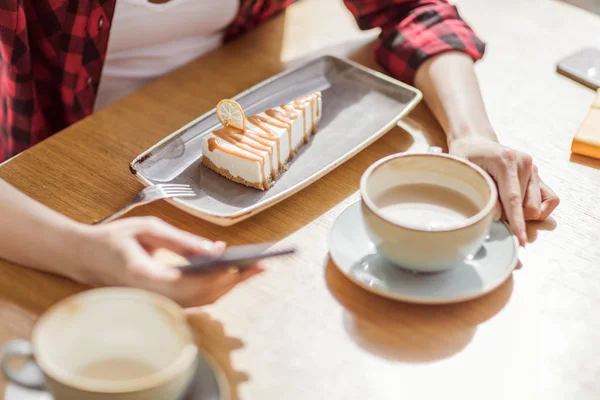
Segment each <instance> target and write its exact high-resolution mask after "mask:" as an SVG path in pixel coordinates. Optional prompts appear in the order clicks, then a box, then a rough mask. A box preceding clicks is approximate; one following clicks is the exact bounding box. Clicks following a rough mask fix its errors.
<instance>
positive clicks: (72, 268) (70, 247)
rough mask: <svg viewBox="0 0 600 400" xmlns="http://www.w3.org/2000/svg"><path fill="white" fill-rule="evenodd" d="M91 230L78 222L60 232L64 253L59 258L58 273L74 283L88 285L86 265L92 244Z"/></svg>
mask: <svg viewBox="0 0 600 400" xmlns="http://www.w3.org/2000/svg"><path fill="white" fill-rule="evenodd" d="M91 236H92V230H91V227H90V226H88V225H84V224H81V223H78V222H74V223H73V224H70V226H68V227H65V229H64V230H63V232H62V238H63V240H62V242H63V246H62V247H63V248H64V249H66V251H65V253H64V254H62V256H63V257H60V258H61V259H62V260H63V261H62V265H61V266H60V268H61V269H60V271H57V273H60V274H61V275H64V276H66V277H68V278H70V279H72V280H74V281H76V282H79V283H88V280H89V279H88V275H89V271H88V269H89V268H88V264H90V263H89V257H86V254H88V255H89V253H90V249H89V245H90V243H93V240H92V238H91Z"/></svg>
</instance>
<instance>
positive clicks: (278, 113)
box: [265, 110, 294, 158]
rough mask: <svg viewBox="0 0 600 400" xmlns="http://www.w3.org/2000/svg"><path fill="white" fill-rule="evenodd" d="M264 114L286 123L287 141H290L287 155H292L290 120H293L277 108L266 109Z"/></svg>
mask: <svg viewBox="0 0 600 400" xmlns="http://www.w3.org/2000/svg"><path fill="white" fill-rule="evenodd" d="M265 114H267V115H268V116H269V117H271V118H273V119H275V120H277V121H279V122H283V123H284V124H285V125H286V129H287V131H288V138H289V139H290V141H289V143H290V154H289V156H288V157H290V158H291V157H294V149H293V148H292V122H293V120H291V119H290V118H288V116H287V115H286V114H284V113H282V112H281V111H278V110H267V111H265Z"/></svg>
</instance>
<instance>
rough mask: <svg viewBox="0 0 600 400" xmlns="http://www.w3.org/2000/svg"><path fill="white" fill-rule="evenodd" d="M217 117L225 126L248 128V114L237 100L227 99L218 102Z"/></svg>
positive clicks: (240, 128)
mask: <svg viewBox="0 0 600 400" xmlns="http://www.w3.org/2000/svg"><path fill="white" fill-rule="evenodd" d="M217 117H218V118H219V121H220V122H221V123H222V124H223V126H227V127H231V128H235V129H239V130H241V131H243V130H245V129H246V116H245V115H244V110H243V109H242V106H240V105H239V104H238V103H237V102H236V101H233V100H229V99H225V100H221V101H220V102H219V104H217Z"/></svg>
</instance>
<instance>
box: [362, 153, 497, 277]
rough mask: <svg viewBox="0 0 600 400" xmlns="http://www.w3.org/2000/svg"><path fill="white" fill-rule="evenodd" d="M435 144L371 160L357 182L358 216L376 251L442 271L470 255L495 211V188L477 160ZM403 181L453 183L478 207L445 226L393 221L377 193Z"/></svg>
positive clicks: (418, 266)
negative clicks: (426, 150) (423, 149)
mask: <svg viewBox="0 0 600 400" xmlns="http://www.w3.org/2000/svg"><path fill="white" fill-rule="evenodd" d="M440 150H441V149H439V148H432V149H430V152H429V153H425V154H416V153H402V154H395V155H391V156H388V157H386V158H384V159H382V160H379V161H378V162H376V163H375V164H373V165H372V166H370V167H369V168H368V169H367V171H366V172H365V173H364V175H363V176H362V179H361V184H360V191H361V197H362V213H363V219H364V222H365V225H366V227H367V231H368V233H369V236H370V238H371V240H372V241H373V243H374V244H375V246H376V248H377V251H378V252H379V254H381V255H382V256H384V257H385V258H386V259H388V260H389V261H390V262H392V263H393V264H396V265H398V266H401V267H404V268H407V269H411V270H414V271H419V272H439V271H444V270H447V269H450V268H452V267H454V266H455V265H457V264H458V263H460V262H461V261H462V260H465V259H468V258H469V257H471V256H473V255H474V254H475V253H476V252H477V251H478V250H479V248H480V247H481V245H482V244H483V242H484V240H485V237H486V236H487V234H488V233H489V230H490V227H491V225H492V223H493V221H494V217H495V215H494V206H495V204H496V201H497V198H498V193H497V189H496V185H495V183H494V181H493V180H492V179H491V177H490V176H489V175H488V174H487V173H486V172H485V171H483V170H482V169H481V168H479V167H478V166H477V165H475V164H473V163H471V162H468V161H466V160H463V159H461V158H458V157H454V156H451V155H448V154H442V153H441V151H440ZM407 184H429V185H434V186H435V187H441V188H448V189H452V190H453V191H455V192H457V193H459V194H461V195H463V196H465V197H466V198H468V199H470V200H471V201H472V202H473V204H474V205H475V206H476V207H477V210H478V211H477V213H476V214H475V215H473V216H471V217H469V218H466V219H465V220H464V221H461V222H460V223H459V224H457V225H453V226H452V227H449V228H440V229H432V228H425V227H423V228H419V227H415V226H414V225H411V226H408V225H406V224H401V223H398V221H394V220H393V219H392V218H390V217H389V215H386V214H385V213H383V212H382V208H381V207H380V206H379V205H378V200H377V199H378V198H379V196H381V195H382V194H383V193H385V191H386V190H389V189H391V188H393V187H396V186H398V185H407ZM432 187H433V186H432Z"/></svg>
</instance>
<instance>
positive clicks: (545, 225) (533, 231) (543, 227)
mask: <svg viewBox="0 0 600 400" xmlns="http://www.w3.org/2000/svg"><path fill="white" fill-rule="evenodd" d="M557 226H558V224H557V223H556V220H555V219H554V218H553V217H549V218H548V219H547V220H545V221H539V222H537V221H536V222H528V223H527V242H528V243H533V242H535V241H536V240H537V238H538V232H539V231H550V232H551V231H553V230H555V229H556V227H557Z"/></svg>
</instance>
